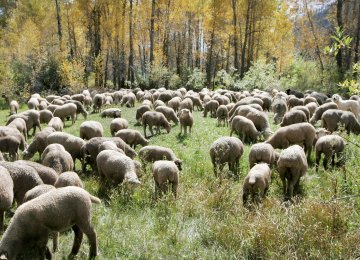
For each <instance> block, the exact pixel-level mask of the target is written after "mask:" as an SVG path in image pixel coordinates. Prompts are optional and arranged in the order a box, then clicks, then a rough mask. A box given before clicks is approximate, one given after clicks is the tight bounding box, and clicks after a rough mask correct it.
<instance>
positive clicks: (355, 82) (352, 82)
mask: <svg viewBox="0 0 360 260" xmlns="http://www.w3.org/2000/svg"><path fill="white" fill-rule="evenodd" d="M338 86H339V88H340V89H341V90H343V91H346V92H349V93H350V95H360V63H355V64H354V66H353V70H352V73H351V74H350V75H349V78H348V79H345V80H344V81H343V82H340V83H339V84H338Z"/></svg>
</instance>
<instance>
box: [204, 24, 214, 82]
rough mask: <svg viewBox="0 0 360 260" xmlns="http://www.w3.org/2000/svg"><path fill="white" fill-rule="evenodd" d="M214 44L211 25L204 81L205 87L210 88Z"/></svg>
mask: <svg viewBox="0 0 360 260" xmlns="http://www.w3.org/2000/svg"><path fill="white" fill-rule="evenodd" d="M214 43H215V25H213V28H212V31H211V36H210V47H209V52H208V58H207V64H206V81H207V86H208V87H212V88H213V86H212V79H213V67H214V61H213V59H214V57H213V49H214Z"/></svg>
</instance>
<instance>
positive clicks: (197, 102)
mask: <svg viewBox="0 0 360 260" xmlns="http://www.w3.org/2000/svg"><path fill="white" fill-rule="evenodd" d="M185 98H190V99H191V101H192V102H193V107H197V109H198V111H201V110H203V109H204V107H203V104H202V102H201V99H200V98H199V97H197V96H193V95H187V96H185ZM180 103H181V102H180Z"/></svg>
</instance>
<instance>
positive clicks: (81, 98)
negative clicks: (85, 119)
mask: <svg viewBox="0 0 360 260" xmlns="http://www.w3.org/2000/svg"><path fill="white" fill-rule="evenodd" d="M71 99H72V100H76V101H79V102H81V103H84V100H85V95H84V94H75V95H72V96H71Z"/></svg>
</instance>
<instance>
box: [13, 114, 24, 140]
mask: <svg viewBox="0 0 360 260" xmlns="http://www.w3.org/2000/svg"><path fill="white" fill-rule="evenodd" d="M8 127H13V128H16V129H17V130H19V132H20V133H22V134H23V135H24V138H25V140H27V128H26V122H25V120H24V119H22V118H15V119H14V120H13V121H12V122H11V123H10V124H8Z"/></svg>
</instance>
